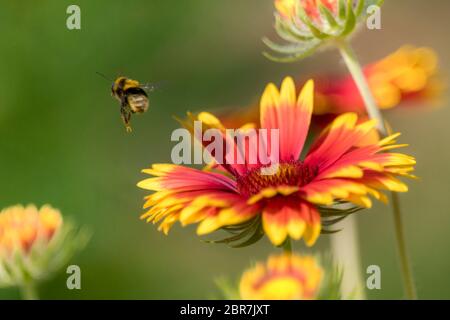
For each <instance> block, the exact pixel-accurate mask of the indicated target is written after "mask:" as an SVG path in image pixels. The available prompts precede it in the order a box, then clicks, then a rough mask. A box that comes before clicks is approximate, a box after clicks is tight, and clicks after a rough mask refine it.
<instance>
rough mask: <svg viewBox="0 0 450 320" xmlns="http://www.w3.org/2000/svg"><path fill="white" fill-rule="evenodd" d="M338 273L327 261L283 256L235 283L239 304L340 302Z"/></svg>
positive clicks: (259, 263) (272, 259)
mask: <svg viewBox="0 0 450 320" xmlns="http://www.w3.org/2000/svg"><path fill="white" fill-rule="evenodd" d="M341 279H342V273H341V271H340V270H339V267H337V266H335V265H334V264H333V262H332V260H330V259H329V258H323V257H322V259H320V258H318V257H316V256H312V255H298V254H296V253H292V254H289V253H283V254H278V255H272V256H270V257H269V259H267V261H266V262H264V263H262V262H258V263H256V264H255V265H254V266H253V267H251V268H249V269H247V270H246V271H245V272H244V273H243V275H242V276H241V279H240V283H239V297H240V298H241V299H243V300H329V299H333V300H335V299H340V298H341V297H340V294H339V287H340V282H341Z"/></svg>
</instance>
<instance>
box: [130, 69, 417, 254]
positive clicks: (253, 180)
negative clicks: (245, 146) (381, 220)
mask: <svg viewBox="0 0 450 320" xmlns="http://www.w3.org/2000/svg"><path fill="white" fill-rule="evenodd" d="M313 87H314V85H313V82H312V81H308V82H307V83H306V85H305V86H304V87H303V89H302V90H301V93H300V94H299V96H297V95H296V89H295V84H294V81H293V80H292V79H291V78H286V79H285V80H284V81H283V84H282V86H281V90H280V91H279V90H278V89H277V87H276V86H275V85H274V84H269V85H268V86H267V88H266V89H265V91H264V93H263V95H262V98H261V103H260V128H263V129H278V130H279V165H278V171H277V172H275V173H274V174H273V175H264V174H262V171H261V169H263V168H266V167H265V166H264V165H262V164H256V165H254V164H247V163H245V164H225V165H223V166H222V169H223V170H219V171H218V172H212V171H205V170H197V169H193V168H188V167H184V166H179V165H171V164H156V165H153V166H152V167H151V168H149V169H145V170H143V172H144V173H147V174H150V175H152V176H153V177H152V178H149V179H146V180H143V181H141V182H140V183H139V184H138V186H139V187H141V188H143V189H146V190H151V191H155V193H153V194H151V195H149V196H147V197H146V202H145V204H144V208H145V209H148V211H147V212H146V213H145V214H144V215H143V216H142V218H143V219H146V220H147V221H148V222H153V223H157V222H161V224H160V227H159V228H160V230H162V231H164V232H165V233H167V232H168V231H169V229H170V227H171V226H172V225H173V224H174V223H175V222H178V221H179V222H180V223H181V224H182V225H188V224H192V223H198V224H199V225H198V228H197V233H198V234H199V235H204V234H208V233H211V232H213V231H215V230H217V229H220V228H228V227H235V226H238V225H241V224H244V223H248V222H249V221H252V219H254V218H257V219H260V221H261V222H262V229H263V231H264V232H265V234H266V235H267V236H268V237H269V239H270V240H271V242H272V243H273V244H274V245H281V244H282V243H283V242H284V241H285V240H286V239H288V238H292V239H295V240H299V239H301V238H303V239H304V241H305V243H306V244H307V245H308V246H311V245H313V244H314V243H315V242H316V240H317V238H318V236H319V234H320V232H321V229H322V225H321V216H320V213H319V209H321V208H322V207H323V206H330V205H333V204H335V203H336V202H337V201H343V202H350V203H353V204H355V205H357V206H361V207H366V208H369V207H371V205H372V201H371V199H370V197H373V198H375V199H378V200H382V201H385V200H386V197H385V196H384V194H383V193H382V190H391V191H396V192H405V191H407V190H408V188H407V186H406V185H405V184H404V183H403V182H401V181H400V180H399V179H398V177H399V176H407V177H408V176H410V172H411V171H413V166H414V164H415V160H414V158H412V157H410V156H407V155H404V154H401V153H392V152H390V150H392V149H395V148H398V147H402V146H403V145H397V144H395V143H396V141H395V140H396V138H397V137H398V136H399V134H394V135H392V136H389V137H387V138H386V139H383V140H381V141H379V142H376V143H372V144H368V145H363V146H361V143H362V141H364V139H365V137H366V136H367V135H368V134H369V133H370V132H371V130H372V129H373V128H374V126H375V122H374V121H366V122H364V123H361V124H357V120H358V117H357V115H356V114H355V113H346V114H343V115H340V116H339V117H337V118H336V119H335V120H334V121H333V122H332V123H331V124H330V125H329V126H328V127H327V128H326V129H325V130H324V131H323V132H322V134H321V135H320V136H319V137H318V138H317V139H316V141H315V142H314V143H313V145H312V146H311V147H310V148H309V151H308V152H306V155H305V156H304V157H303V158H300V155H301V153H302V151H303V147H304V144H305V140H306V138H307V135H308V130H309V126H310V121H311V116H312V112H313V97H314V89H313ZM197 118H198V120H200V121H202V122H203V123H204V125H205V126H206V127H209V128H217V129H219V130H222V131H225V127H224V126H223V125H222V124H221V123H220V121H219V120H218V119H217V118H215V117H214V116H213V115H211V114H209V113H201V114H199V115H198V117H197ZM224 135H225V133H224Z"/></svg>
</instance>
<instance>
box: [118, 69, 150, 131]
mask: <svg viewBox="0 0 450 320" xmlns="http://www.w3.org/2000/svg"><path fill="white" fill-rule="evenodd" d="M155 89H156V86H155V85H153V84H140V83H139V81H136V80H132V79H129V78H126V77H118V78H117V79H116V80H115V81H114V83H113V84H112V87H111V94H112V96H113V97H115V98H116V99H117V100H119V102H120V115H121V116H122V120H123V123H124V124H125V128H126V130H127V132H131V126H130V120H131V115H132V114H133V113H144V112H145V111H147V109H148V105H149V103H148V95H147V92H152V91H154V90H155Z"/></svg>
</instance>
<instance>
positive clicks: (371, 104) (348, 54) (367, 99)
mask: <svg viewBox="0 0 450 320" xmlns="http://www.w3.org/2000/svg"><path fill="white" fill-rule="evenodd" d="M337 46H338V48H339V51H340V53H341V55H342V58H343V59H344V61H345V64H346V65H347V68H348V69H349V71H350V73H351V75H352V77H353V80H354V81H355V83H356V86H357V87H358V90H359V92H360V94H361V96H362V98H363V100H364V104H365V106H366V110H367V113H368V114H369V117H370V118H371V119H376V120H377V128H378V130H379V131H380V133H381V135H382V136H386V135H387V133H388V130H387V129H386V126H385V123H384V120H383V116H382V115H381V112H380V109H379V108H378V106H377V103H376V102H375V99H374V97H373V95H372V92H371V91H370V88H369V85H368V83H367V80H366V77H365V76H364V73H363V71H362V68H361V65H360V64H359V62H358V59H357V58H356V55H355V53H354V52H353V49H352V48H351V46H350V44H349V43H348V42H346V41H345V40H341V41H339V42H337ZM391 198H392V208H393V214H394V224H395V236H396V240H397V248H398V254H399V258H400V267H401V272H402V276H403V283H404V290H405V293H406V296H407V297H408V299H411V300H412V299H416V298H417V296H416V289H415V284H414V279H413V275H412V271H411V266H410V263H409V260H408V253H407V250H406V240H405V232H404V227H403V222H402V218H401V217H402V215H401V210H400V201H399V199H398V194H397V193H395V192H392V193H391Z"/></svg>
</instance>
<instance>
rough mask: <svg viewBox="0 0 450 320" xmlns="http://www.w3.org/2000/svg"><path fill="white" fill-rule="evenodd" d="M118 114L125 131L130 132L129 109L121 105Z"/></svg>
mask: <svg viewBox="0 0 450 320" xmlns="http://www.w3.org/2000/svg"><path fill="white" fill-rule="evenodd" d="M120 115H121V117H122V120H123V123H124V125H125V128H126V130H127V132H131V131H132V130H131V126H130V119H131V112H130V110H127V108H124V107H121V108H120Z"/></svg>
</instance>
